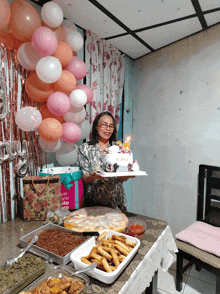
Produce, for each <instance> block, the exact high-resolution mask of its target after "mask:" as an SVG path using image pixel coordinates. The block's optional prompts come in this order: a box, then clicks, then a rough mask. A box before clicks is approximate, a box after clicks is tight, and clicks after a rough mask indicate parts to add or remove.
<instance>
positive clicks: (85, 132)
mask: <svg viewBox="0 0 220 294" xmlns="http://www.w3.org/2000/svg"><path fill="white" fill-rule="evenodd" d="M79 127H80V129H81V133H82V134H81V138H80V139H81V140H83V139H85V138H88V137H89V134H90V130H91V126H90V123H89V121H88V120H86V119H85V120H84V121H83V122H82V123H81V124H80V125H79Z"/></svg>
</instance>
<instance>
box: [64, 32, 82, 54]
mask: <svg viewBox="0 0 220 294" xmlns="http://www.w3.org/2000/svg"><path fill="white" fill-rule="evenodd" d="M66 42H67V44H69V45H70V47H71V48H72V50H73V51H79V50H80V49H81V48H82V46H83V37H82V35H81V34H80V33H79V32H77V31H71V32H69V33H67V35H66Z"/></svg>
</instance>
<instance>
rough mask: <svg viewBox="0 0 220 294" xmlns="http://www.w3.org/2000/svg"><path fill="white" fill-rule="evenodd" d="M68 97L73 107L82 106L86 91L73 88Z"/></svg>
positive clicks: (85, 98)
mask: <svg viewBox="0 0 220 294" xmlns="http://www.w3.org/2000/svg"><path fill="white" fill-rule="evenodd" d="M69 97H70V102H71V104H72V105H73V106H75V107H82V106H83V105H85V104H86V101H87V96H86V93H85V92H84V91H83V90H80V89H77V90H73V91H72V92H71V93H70V96H69Z"/></svg>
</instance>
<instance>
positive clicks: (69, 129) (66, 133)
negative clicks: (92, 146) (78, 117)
mask: <svg viewBox="0 0 220 294" xmlns="http://www.w3.org/2000/svg"><path fill="white" fill-rule="evenodd" d="M62 127H63V134H62V139H63V140H64V141H66V142H67V143H75V142H77V141H78V140H79V139H80V137H81V130H80V128H79V127H78V126H77V125H76V124H74V123H71V122H64V123H62Z"/></svg>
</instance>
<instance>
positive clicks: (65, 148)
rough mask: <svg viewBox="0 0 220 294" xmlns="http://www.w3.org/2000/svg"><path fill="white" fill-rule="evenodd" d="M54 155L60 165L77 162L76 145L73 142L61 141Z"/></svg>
mask: <svg viewBox="0 0 220 294" xmlns="http://www.w3.org/2000/svg"><path fill="white" fill-rule="evenodd" d="M55 157H56V160H57V161H58V162H59V164H60V165H64V166H69V165H74V164H76V163H77V162H78V146H77V145H76V144H74V143H63V144H62V146H61V148H60V150H58V151H57V152H56V153H55Z"/></svg>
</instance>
